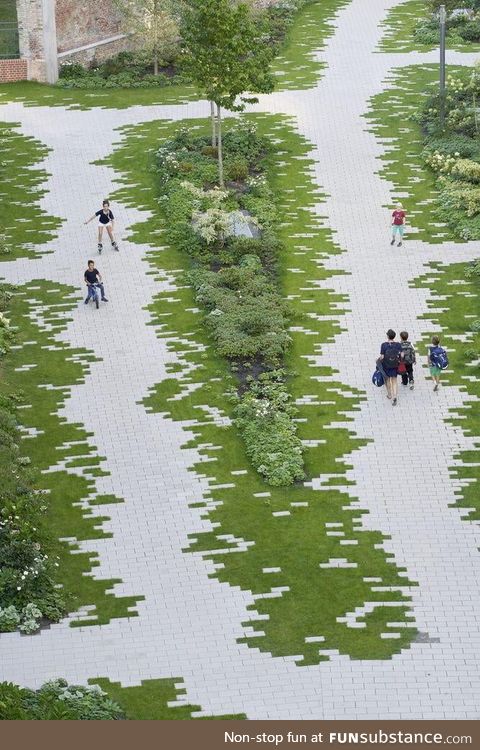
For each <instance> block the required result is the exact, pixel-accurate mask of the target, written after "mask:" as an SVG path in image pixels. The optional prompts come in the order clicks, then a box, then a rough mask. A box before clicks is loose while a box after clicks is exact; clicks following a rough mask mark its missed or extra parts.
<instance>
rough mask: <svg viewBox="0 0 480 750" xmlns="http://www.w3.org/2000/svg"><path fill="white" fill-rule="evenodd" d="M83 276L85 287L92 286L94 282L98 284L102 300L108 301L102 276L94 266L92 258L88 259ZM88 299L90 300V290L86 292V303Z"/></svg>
mask: <svg viewBox="0 0 480 750" xmlns="http://www.w3.org/2000/svg"><path fill="white" fill-rule="evenodd" d="M83 278H84V279H85V284H86V285H87V287H90V286H93V285H94V284H98V286H99V288H100V294H101V296H102V302H108V299H107V298H106V297H105V289H104V287H103V283H102V277H101V275H100V272H99V271H98V270H97V269H96V268H95V263H94V262H93V260H89V261H88V268H87V270H86V271H85V274H84V276H83ZM89 301H90V290H89V293H88V294H87V298H86V300H85V304H86V305H88V303H89Z"/></svg>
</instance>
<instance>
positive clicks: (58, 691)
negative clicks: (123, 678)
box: [0, 679, 125, 721]
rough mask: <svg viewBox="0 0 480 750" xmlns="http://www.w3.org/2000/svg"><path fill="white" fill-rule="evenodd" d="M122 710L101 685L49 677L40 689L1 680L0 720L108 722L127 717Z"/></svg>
mask: <svg viewBox="0 0 480 750" xmlns="http://www.w3.org/2000/svg"><path fill="white" fill-rule="evenodd" d="M124 718H125V714H124V711H123V709H122V708H121V707H120V706H119V705H118V703H115V702H114V701H113V700H112V699H111V698H110V697H109V696H108V695H107V693H105V692H104V691H102V690H101V688H100V687H99V686H98V685H88V686H84V685H69V684H68V683H67V681H66V680H63V679H57V680H50V681H49V682H46V683H44V684H43V685H42V687H41V688H39V689H38V690H30V689H29V688H23V687H19V686H18V685H14V684H12V683H11V682H0V720H8V721H25V720H37V721H39V720H40V721H59V720H80V719H81V720H87V721H95V720H96V721H106V720H112V719H124Z"/></svg>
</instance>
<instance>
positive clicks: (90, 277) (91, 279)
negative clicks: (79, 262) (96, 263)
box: [84, 268, 100, 284]
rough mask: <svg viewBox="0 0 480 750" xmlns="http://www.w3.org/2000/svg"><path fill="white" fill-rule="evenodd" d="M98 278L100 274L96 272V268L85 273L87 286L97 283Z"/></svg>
mask: <svg viewBox="0 0 480 750" xmlns="http://www.w3.org/2000/svg"><path fill="white" fill-rule="evenodd" d="M98 276H100V273H99V272H98V271H97V269H96V268H94V269H92V270H91V271H90V269H89V268H87V270H86V271H85V277H84V278H85V281H88V283H89V284H96V283H97V281H98V278H97V277H98Z"/></svg>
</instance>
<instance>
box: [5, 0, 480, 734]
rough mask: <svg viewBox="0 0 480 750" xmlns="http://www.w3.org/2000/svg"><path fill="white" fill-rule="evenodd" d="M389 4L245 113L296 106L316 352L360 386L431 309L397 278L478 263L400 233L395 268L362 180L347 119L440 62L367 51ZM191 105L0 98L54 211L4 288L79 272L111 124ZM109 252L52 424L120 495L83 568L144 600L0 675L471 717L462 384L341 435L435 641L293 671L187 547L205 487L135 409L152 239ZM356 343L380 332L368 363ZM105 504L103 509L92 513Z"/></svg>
mask: <svg viewBox="0 0 480 750" xmlns="http://www.w3.org/2000/svg"><path fill="white" fill-rule="evenodd" d="M396 4H398V3H397V2H395V0H369V2H368V11H367V10H366V7H365V0H352V2H351V4H350V5H349V6H348V7H346V8H345V9H343V10H342V11H341V12H340V14H339V16H338V19H337V29H336V33H335V35H334V36H333V37H332V39H331V41H330V43H329V44H328V46H327V48H326V49H325V50H324V51H323V52H322V53H321V59H323V60H325V61H326V62H327V64H328V68H327V70H326V72H325V75H324V77H323V79H322V80H321V81H320V83H319V85H318V87H317V88H314V89H311V90H309V91H300V92H281V93H276V94H273V95H271V96H269V97H264V98H262V100H261V101H260V103H259V104H258V105H257V106H256V107H255V109H256V110H258V111H269V112H278V113H285V114H287V115H292V116H294V117H296V121H297V124H298V130H299V131H300V132H301V133H302V134H303V135H305V136H306V137H307V138H308V139H309V141H311V142H312V144H314V146H315V151H314V157H315V159H316V166H315V174H316V178H317V180H318V184H319V186H321V187H322V188H323V189H324V190H325V191H326V192H327V193H328V194H329V196H330V197H329V198H328V200H327V203H326V206H324V205H323V206H322V207H321V212H322V214H326V215H327V216H328V222H329V224H330V226H331V227H332V229H333V230H334V232H335V233H336V239H337V241H338V243H339V244H340V245H341V247H342V248H343V249H344V250H345V252H344V253H343V254H342V255H340V256H335V257H334V258H332V259H331V260H330V261H329V263H330V265H331V267H332V268H341V269H344V270H346V271H348V272H349V273H350V275H345V276H338V277H334V279H333V280H332V279H329V281H328V286H329V287H332V286H334V288H335V289H336V290H337V291H339V292H341V293H345V294H347V295H348V297H349V300H350V305H349V307H350V311H349V312H348V313H347V315H346V317H345V320H344V325H345V329H346V330H345V331H344V332H343V333H342V334H341V335H339V336H338V337H337V338H336V340H335V342H334V343H332V344H330V345H328V346H326V347H325V348H324V351H323V355H322V357H321V361H322V362H324V363H325V364H330V363H331V362H333V363H334V364H335V366H336V367H337V368H338V369H339V371H340V379H341V380H342V381H343V382H345V383H349V384H351V385H353V386H356V387H358V388H360V389H364V388H365V385H366V384H368V382H369V378H370V375H371V361H372V358H373V357H374V355H375V354H376V342H379V341H380V340H382V338H383V336H384V332H385V330H386V328H387V327H389V326H390V325H394V326H397V327H398V326H408V327H409V329H410V331H411V333H412V336H413V339H415V338H417V337H419V335H420V332H421V330H422V329H424V327H425V325H426V324H425V322H420V321H418V320H417V318H418V316H420V315H422V314H423V313H424V312H425V311H426V292H425V290H424V289H410V288H409V286H408V282H409V280H411V279H413V278H415V277H416V276H418V275H420V274H421V273H422V272H423V271H424V269H425V266H424V264H425V263H427V262H428V261H430V260H434V259H441V260H445V261H458V260H466V259H470V258H473V257H475V256H477V255H478V243H469V244H465V245H463V246H460V245H457V244H455V245H453V244H452V245H450V244H448V243H445V244H443V245H432V246H427V245H425V244H423V243H420V242H415V241H409V242H407V244H406V246H405V247H404V249H403V250H402V254H401V256H400V255H398V262H397V263H396V264H393V266H392V260H391V258H392V250H391V249H390V247H389V245H388V242H386V234H387V222H388V217H387V216H386V215H385V211H384V209H382V208H381V206H382V204H385V203H387V202H388V201H389V193H391V192H393V187H392V185H390V184H388V183H387V182H385V181H384V180H381V179H380V177H379V176H378V175H377V174H376V172H377V170H378V169H379V162H378V160H377V159H378V156H379V155H380V154H381V146H380V145H379V144H378V142H377V141H376V140H375V138H374V136H373V135H372V134H371V133H369V132H367V131H366V130H365V128H366V123H365V120H364V119H362V115H363V114H364V113H365V111H366V110H367V107H368V99H369V98H370V97H371V96H372V95H373V94H375V93H377V92H379V91H381V90H382V87H383V86H384V83H383V82H384V79H385V77H386V74H387V73H388V71H389V70H390V69H391V68H393V67H396V66H403V65H407V64H412V63H417V62H418V63H424V62H430V61H432V62H433V61H435V60H436V54H434V53H432V54H424V55H419V54H415V53H412V54H400V55H392V54H378V53H376V54H373V50H374V49H375V48H376V46H377V43H378V40H379V38H380V37H381V31H380V30H379V28H378V23H379V22H380V21H381V20H382V19H383V18H384V17H385V15H386V12H387V10H388V9H389V8H390V7H392V6H394V5H396ZM472 60H473V56H471V55H460V54H455V55H454V54H452V55H451V62H461V61H464V62H472ZM206 114H207V106H206V104H205V103H201V102H196V103H188V104H185V105H179V106H163V107H160V106H155V107H132V108H130V109H127V110H100V109H95V110H92V111H87V112H84V111H68V110H60V109H59V108H55V109H48V108H43V107H31V108H28V107H23V105H21V104H15V103H11V104H5V105H2V106H1V107H0V116H1V117H2V118H4V119H5V120H7V121H11V122H20V123H21V129H22V132H23V133H25V134H26V135H34V136H35V137H37V138H39V139H40V140H41V141H42V142H44V143H45V144H46V145H47V146H49V147H50V148H51V149H52V151H51V152H50V153H49V155H48V156H47V158H46V159H45V162H44V166H45V168H46V170H47V171H48V172H49V173H50V174H51V177H50V178H49V179H48V181H47V183H46V188H47V190H48V192H47V194H46V195H45V198H44V199H43V201H42V206H43V208H44V209H45V210H46V211H48V212H49V213H52V214H54V215H60V216H63V215H64V216H66V217H67V220H66V221H65V223H64V224H63V226H62V228H61V230H60V233H59V236H58V238H57V239H56V240H54V241H53V242H52V243H51V249H52V250H54V253H55V254H54V255H48V256H43V257H39V258H38V259H35V260H18V261H16V262H9V263H4V264H2V266H1V273H2V275H3V276H4V277H5V278H6V279H7V280H8V281H11V282H25V281H28V280H30V279H33V278H47V279H52V280H54V281H60V282H64V283H67V284H76V283H79V279H78V276H80V275H81V269H82V268H83V266H84V261H85V259H86V255H87V254H88V251H83V252H80V251H79V250H78V249H77V248H81V247H84V248H85V247H88V246H89V243H90V242H91V240H92V230H91V225H90V226H89V227H88V228H85V227H83V225H82V223H81V222H82V220H83V217H85V218H86V217H88V216H90V215H91V214H92V213H93V211H92V209H95V208H96V204H97V203H98V200H97V199H98V198H101V197H102V196H103V195H106V194H108V193H110V192H111V186H112V182H114V180H115V176H114V174H113V173H112V171H111V170H110V169H109V168H108V167H105V166H102V167H99V166H94V165H92V162H93V161H94V160H96V159H99V158H101V157H104V156H105V155H107V154H108V153H110V152H111V150H112V144H114V143H115V141H118V140H119V138H120V137H119V134H118V133H117V132H116V129H117V128H118V127H119V126H121V125H123V124H129V123H137V122H144V121H147V120H152V119H157V118H162V119H168V118H170V119H179V118H185V117H198V116H205V115H206ZM91 196H95V198H94V199H93V201H92V199H91ZM116 213H117V217H116V218H118V225H119V227H120V226H124V227H128V226H130V225H132V224H134V223H135V222H137V221H138V220H139V219H140V218H144V216H145V215H144V214H143V215H142V214H141V213H140V212H139V211H137V210H134V209H131V208H126V207H124V206H118V207H117V211H116ZM126 233H127V232H125V234H126ZM92 245H93V246H94V243H92ZM121 246H122V253H121V255H120V256H117V255H116V254H113V253H112V254H109V253H108V252H105V253H104V256H102V259H101V270H102V272H103V273H104V275H105V277H106V279H108V287H107V291H109V292H110V296H111V302H110V303H109V305H108V307H107V308H104V309H102V311H101V314H99V315H96V314H95V313H93V312H92V310H90V309H84V308H83V306H81V307H79V309H78V311H77V313H76V314H75V315H74V320H73V321H72V323H71V324H70V325H69V327H68V328H67V330H66V331H65V333H64V334H63V337H64V339H65V340H67V341H68V342H70V343H71V344H72V345H73V346H80V347H86V348H88V349H93V350H94V351H95V352H96V353H97V354H98V355H99V356H101V357H102V361H101V362H96V363H94V364H92V366H91V371H90V374H89V375H88V377H87V379H86V382H85V384H83V385H79V386H76V387H74V388H73V389H72V397H71V398H70V400H69V401H68V402H67V403H66V405H65V409H64V415H65V416H66V417H67V418H68V419H69V420H72V421H80V422H83V423H84V425H85V427H86V429H87V430H88V431H89V432H92V433H93V435H94V438H92V440H93V442H94V444H95V445H96V446H97V448H98V451H99V454H100V455H102V456H106V457H107V460H106V463H105V468H106V469H107V470H108V471H109V472H110V476H108V477H104V478H101V479H99V481H98V488H99V491H100V492H102V493H104V492H105V493H115V494H117V495H119V496H121V497H123V498H124V499H125V503H124V504H121V505H115V506H111V507H110V508H109V509H108V513H109V515H110V516H111V521H110V522H108V524H106V528H107V530H111V531H112V532H113V537H112V538H111V539H104V540H97V541H95V542H93V541H89V542H86V543H85V544H84V545H83V547H84V548H86V549H95V550H98V552H99V556H100V561H101V565H100V567H99V568H96V569H95V574H96V575H98V576H99V577H110V576H112V577H121V578H122V580H123V583H122V584H120V585H118V586H117V587H116V591H117V593H118V594H125V595H136V594H137V595H138V594H143V595H145V601H144V602H141V603H140V605H139V617H136V618H132V619H131V620H129V621H127V620H117V621H114V622H112V623H111V624H110V625H108V626H101V627H88V628H75V629H71V628H70V627H69V626H68V623H67V622H64V623H61V624H59V625H56V626H53V627H52V628H51V629H50V630H48V631H44V632H42V633H41V634H40V635H38V636H36V637H33V638H25V637H21V636H19V635H18V634H8V635H2V636H1V637H0V665H1V666H0V679H8V680H13V681H16V682H20V683H23V684H28V685H31V686H33V685H38V684H39V683H41V682H42V681H44V680H45V679H47V678H50V677H53V676H58V675H62V676H65V677H66V678H67V679H68V680H70V681H79V682H83V681H85V680H86V679H88V678H89V677H94V676H108V677H110V678H111V679H112V680H120V681H121V682H122V683H124V684H126V685H128V684H138V683H139V682H140V680H142V679H148V678H160V677H172V676H174V677H181V678H183V679H184V680H185V686H186V689H187V692H186V696H185V697H184V698H182V702H189V703H197V704H200V705H201V706H202V707H203V710H204V713H205V714H206V715H212V714H222V713H239V712H245V713H246V714H247V715H248V717H249V718H251V719H254V718H283V719H287V718H291V719H300V718H302V719H304V718H305V719H306V718H318V719H332V718H336V719H339V718H362V719H363V718H400V717H402V718H416V719H419V718H435V719H443V718H457V719H460V718H477V709H476V703H475V696H478V692H479V683H480V677H479V660H480V659H479V654H480V648H479V646H480V635H479V628H478V616H479V611H480V610H479V606H478V604H479V602H478V575H477V574H476V572H475V571H476V570H478V547H479V546H480V534H479V531H478V527H477V526H476V525H473V524H469V523H467V522H465V521H462V520H461V514H460V512H459V511H458V510H456V509H452V508H450V507H449V505H451V504H452V502H454V491H455V486H456V482H455V480H454V479H452V478H450V477H449V474H448V466H449V465H450V464H451V463H452V455H453V453H455V452H458V450H459V449H462V448H468V447H470V446H471V442H470V441H469V440H467V439H466V438H465V437H464V436H463V435H462V434H461V433H460V432H459V431H458V430H456V429H454V428H452V427H450V426H448V425H445V424H444V422H443V415H444V414H445V412H446V410H447V408H448V407H449V406H452V405H457V404H458V405H460V404H461V403H462V400H463V399H464V398H465V395H464V394H463V393H461V392H459V391H458V390H457V389H455V388H444V389H443V390H441V391H440V393H439V394H438V395H437V396H435V398H434V396H433V393H432V392H431V388H430V385H429V384H427V383H426V382H424V381H423V379H422V378H420V379H419V383H418V386H417V388H416V390H415V391H414V392H413V393H408V394H407V396H408V397H407V396H404V395H403V394H401V395H402V399H401V401H400V404H399V406H398V408H397V409H396V410H395V412H394V411H393V410H392V407H391V406H390V404H389V403H388V402H387V400H386V399H385V398H382V394H381V393H380V392H377V391H376V392H372V391H370V390H369V398H368V400H367V401H365V402H364V403H363V404H362V408H361V409H360V411H358V412H355V415H354V416H355V420H354V423H353V427H354V429H355V431H356V432H357V433H358V434H359V435H360V436H365V437H368V438H372V437H375V440H374V442H371V443H370V444H369V445H367V446H366V447H365V448H363V449H362V450H360V451H357V452H355V453H354V454H353V457H352V463H353V469H352V470H351V471H350V475H351V476H350V478H352V479H354V480H355V482H356V489H355V493H356V494H357V495H358V497H359V503H360V505H361V507H364V508H367V509H368V510H369V512H370V513H369V515H367V516H364V523H365V525H368V526H369V527H371V528H375V529H380V530H382V531H383V532H385V533H386V534H389V535H390V536H391V539H390V540H389V541H388V542H387V543H386V547H387V549H388V550H389V551H391V552H393V553H394V554H395V560H396V563H397V564H398V565H399V566H404V567H405V568H406V569H407V571H408V575H409V576H410V577H411V578H412V579H413V580H416V581H418V582H419V587H418V588H417V589H415V590H414V591H413V610H414V613H415V616H416V620H417V624H418V627H419V630H420V631H421V632H423V633H426V634H428V638H429V639H430V640H429V641H427V642H419V643H415V644H413V645H412V648H411V649H409V650H407V651H404V652H403V653H401V654H400V655H398V656H396V657H394V658H393V659H392V660H390V661H378V662H371V661H351V660H350V659H349V658H348V657H344V656H343V657H342V656H334V657H332V659H331V661H329V662H323V663H322V664H320V665H319V666H316V667H302V668H299V667H297V666H296V665H295V664H294V663H293V662H292V660H290V659H272V658H271V657H270V656H268V654H262V653H259V652H257V651H255V650H254V649H251V648H248V647H247V646H244V645H239V644H238V643H237V638H238V637H240V636H241V635H242V626H241V622H242V621H245V620H247V619H248V613H247V606H248V605H249V604H251V603H252V597H251V596H250V595H249V594H248V592H241V591H239V590H238V589H234V588H231V587H229V586H228V585H226V584H220V583H218V581H216V580H214V579H210V578H208V574H209V573H210V572H212V565H211V563H209V562H208V561H205V560H202V558H201V557H200V556H197V555H193V554H184V553H182V548H184V547H185V546H186V544H187V534H192V533H194V532H195V531H196V530H199V529H202V528H208V522H207V521H205V520H202V519H201V518H200V514H199V511H197V510H195V509H192V508H190V507H189V503H190V502H191V501H192V500H194V499H198V498H199V497H200V495H201V493H202V490H203V489H204V484H203V482H202V480H200V479H198V478H197V477H195V476H194V475H193V474H192V473H191V472H189V471H187V467H188V466H189V465H190V464H191V463H192V462H193V461H194V459H195V457H196V454H195V451H193V450H188V451H186V450H181V448H180V446H181V445H182V444H183V443H184V442H185V433H184V432H183V431H182V429H181V426H180V425H179V424H178V423H173V422H169V421H165V420H163V419H162V418H161V417H160V416H159V415H155V414H147V413H146V412H145V410H144V408H143V407H142V406H141V405H139V403H138V402H139V401H140V400H141V399H142V398H143V397H144V396H145V394H146V393H147V392H148V390H149V388H150V387H151V386H152V385H153V384H154V383H156V382H158V381H159V380H161V378H162V376H163V375H164V374H165V365H166V363H167V362H169V361H171V360H172V358H173V355H172V354H170V353H168V352H167V351H166V347H165V342H164V341H162V340H159V339H157V338H156V336H155V333H154V329H153V328H152V327H150V326H147V323H148V314H147V313H146V312H145V310H144V307H145V305H146V304H147V303H148V302H149V300H150V299H151V298H152V297H153V295H154V294H156V293H158V292H159V291H160V290H161V289H162V283H160V282H158V281H156V280H155V279H154V278H153V277H152V276H151V275H148V274H147V271H148V270H149V267H148V264H147V263H146V261H145V252H146V250H147V249H148V248H147V247H142V246H139V245H129V244H128V243H126V242H122V243H121ZM124 263H125V265H124ZM74 269H79V271H78V273H77V272H76V271H75V270H74ZM132 278H141V279H142V280H143V281H142V284H138V283H137V284H135V285H134V286H133V288H132V285H131V279H132ZM402 311H403V315H402V314H401V313H402ZM126 342H128V346H127V345H126ZM365 342H375V345H374V346H372V352H371V356H369V357H368V359H367V361H365V359H364V351H365V348H366V344H365ZM367 348H368V345H367ZM92 402H93V403H95V404H96V405H97V406H96V409H94V410H92V409H91V404H92ZM132 435H133V436H137V437H138V439H134V440H132ZM387 466H388V467H391V470H392V471H393V472H394V475H395V476H398V477H399V479H400V478H401V480H402V488H403V489H402V491H400V492H399V491H397V490H395V491H393V490H392V491H389V490H386V489H385V488H384V483H383V477H384V474H385V467H387ZM315 481H316V482H320V481H321V478H318V479H317V480H315ZM104 512H105V508H104V507H103V506H102V507H101V508H100V509H99V515H100V514H103V513H104Z"/></svg>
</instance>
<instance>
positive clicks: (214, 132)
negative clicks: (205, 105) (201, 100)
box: [210, 102, 217, 148]
mask: <svg viewBox="0 0 480 750" xmlns="http://www.w3.org/2000/svg"><path fill="white" fill-rule="evenodd" d="M210 119H211V121H212V147H213V148H215V147H216V145H217V123H216V119H215V104H214V102H210Z"/></svg>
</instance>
